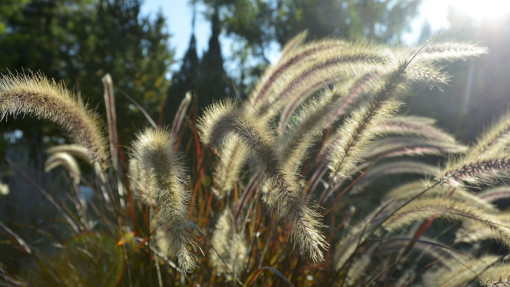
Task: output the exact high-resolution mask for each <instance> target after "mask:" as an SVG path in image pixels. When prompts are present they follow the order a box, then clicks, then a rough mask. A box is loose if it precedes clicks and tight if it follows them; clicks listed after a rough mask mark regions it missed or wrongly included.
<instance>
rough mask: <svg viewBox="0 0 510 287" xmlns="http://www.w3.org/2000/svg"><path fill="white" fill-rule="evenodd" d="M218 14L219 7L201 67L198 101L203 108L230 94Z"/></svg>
mask: <svg viewBox="0 0 510 287" xmlns="http://www.w3.org/2000/svg"><path fill="white" fill-rule="evenodd" d="M218 13H219V11H218V6H215V7H214V11H213V14H212V17H211V32H212V33H211V37H210V38H209V47H208V50H207V51H206V52H205V54H204V56H203V57H202V60H201V61H200V66H199V67H200V68H199V83H198V99H199V104H200V106H201V107H206V106H208V105H209V104H211V103H212V101H213V99H220V98H224V97H225V96H226V95H227V94H228V93H229V89H228V80H227V75H226V72H225V69H224V68H223V56H222V55H221V46H220V41H219V37H220V29H221V27H220V20H219V15H218Z"/></svg>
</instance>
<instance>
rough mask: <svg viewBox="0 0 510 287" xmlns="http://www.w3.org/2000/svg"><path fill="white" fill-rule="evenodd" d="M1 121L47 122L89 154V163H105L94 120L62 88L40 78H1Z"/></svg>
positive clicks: (101, 139)
mask: <svg viewBox="0 0 510 287" xmlns="http://www.w3.org/2000/svg"><path fill="white" fill-rule="evenodd" d="M0 113H1V118H2V119H3V118H5V119H6V118H7V116H8V115H12V116H14V117H16V116H17V115H19V114H29V115H32V116H35V117H37V118H41V119H47V120H50V121H52V122H54V123H56V124H58V125H59V126H61V127H62V128H64V129H65V130H66V131H67V132H68V133H69V135H70V136H71V137H72V138H73V139H74V140H75V141H76V142H77V143H80V144H82V145H84V146H86V147H87V148H88V149H89V150H90V154H91V157H92V160H93V161H95V162H99V163H106V161H107V159H108V156H107V153H106V149H105V138H104V136H103V131H102V129H101V127H102V125H101V124H100V122H99V120H98V119H97V117H96V116H95V115H94V114H93V112H92V111H90V110H88V109H87V108H86V107H85V106H84V104H83V103H82V102H81V100H80V99H78V98H77V97H76V96H74V95H73V94H71V93H70V92H69V91H68V90H66V89H65V87H64V86H63V85H62V84H56V83H55V82H54V81H50V80H48V79H46V78H45V77H43V76H42V75H40V74H35V75H29V76H28V75H22V76H13V75H9V76H6V75H3V76H2V79H1V80H0Z"/></svg>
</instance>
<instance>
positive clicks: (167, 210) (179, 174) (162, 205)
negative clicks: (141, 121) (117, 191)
mask: <svg viewBox="0 0 510 287" xmlns="http://www.w3.org/2000/svg"><path fill="white" fill-rule="evenodd" d="M132 146H133V150H132V154H131V160H130V168H129V176H130V179H131V181H132V183H133V185H134V188H135V190H136V191H137V192H138V196H139V198H140V200H141V201H142V202H143V203H144V204H145V205H147V206H148V207H149V208H150V209H151V210H152V211H151V219H150V220H151V230H153V229H156V228H161V229H163V230H164V231H165V232H166V233H167V234H168V236H170V244H169V250H170V253H171V255H172V256H176V257H177V259H178V261H179V265H180V267H181V268H182V269H183V270H185V271H187V272H189V271H191V270H192V269H193V268H195V266H196V263H195V261H196V259H195V256H194V255H193V254H192V252H191V251H190V250H189V249H190V248H192V249H194V248H196V247H197V245H196V239H195V237H194V235H193V233H192V231H191V229H192V227H191V224H190V222H189V220H188V219H187V216H186V212H187V210H188V206H189V201H190V196H191V194H190V192H189V191H188V190H187V189H186V188H187V185H188V183H187V179H186V174H185V170H184V168H183V166H182V165H181V159H180V155H179V154H178V153H177V152H176V150H175V139H174V137H173V136H171V133H170V132H169V131H167V130H165V129H153V128H147V129H145V130H144V131H143V132H141V133H139V134H138V135H137V140H136V141H134V142H133V144H132Z"/></svg>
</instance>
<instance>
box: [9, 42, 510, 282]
mask: <svg viewBox="0 0 510 287" xmlns="http://www.w3.org/2000/svg"><path fill="white" fill-rule="evenodd" d="M305 39H306V33H302V34H300V35H298V36H296V37H295V38H294V39H292V40H291V41H290V42H289V43H288V44H287V45H286V46H285V47H284V48H283V49H282V55H281V57H280V60H279V61H277V62H276V63H275V64H274V65H272V66H271V67H270V68H269V69H268V70H267V71H266V72H265V74H264V75H263V76H262V78H261V80H260V81H259V82H258V83H257V85H256V86H255V88H254V90H253V92H252V93H251V94H250V95H249V96H248V98H247V99H246V100H244V101H242V100H239V101H233V100H229V99H224V100H221V101H218V102H216V103H214V104H212V105H211V106H209V107H208V108H206V109H205V110H204V111H203V114H202V115H201V116H199V117H198V121H194V120H193V119H194V118H196V117H195V116H196V114H194V113H195V111H192V112H191V114H187V113H186V110H187V107H188V106H189V105H190V103H191V102H192V101H193V99H192V97H191V96H190V95H189V94H188V95H187V96H186V98H185V99H184V100H183V102H182V103H181V106H180V107H179V110H178V112H177V114H176V116H175V119H174V122H173V124H172V125H171V129H170V130H167V129H164V128H157V127H156V126H157V125H156V124H155V123H154V121H152V119H150V123H151V124H152V125H153V128H147V129H144V130H143V131H142V132H140V133H138V134H137V139H136V140H135V141H134V142H133V143H132V145H131V147H130V157H129V168H128V171H127V174H128V179H129V181H130V183H131V189H129V186H123V182H122V180H118V181H117V182H118V188H119V189H120V188H122V189H126V188H128V193H127V194H126V195H124V193H120V192H119V193H118V196H119V197H120V199H122V200H124V201H125V202H126V203H127V204H126V206H125V209H121V208H117V209H113V213H114V215H115V216H116V219H117V220H116V224H117V225H118V226H117V228H116V231H115V232H111V234H113V235H112V236H115V237H118V238H116V242H117V244H118V245H122V246H124V245H126V246H128V247H126V248H125V249H124V250H125V252H124V253H123V255H124V261H125V262H126V264H125V266H126V271H125V274H126V276H124V277H123V279H119V280H124V281H122V282H123V283H132V282H142V281H141V280H144V279H145V277H151V276H152V277H151V278H152V283H150V284H153V285H155V284H156V283H155V282H157V284H158V286H164V285H166V284H174V283H173V282H176V281H178V280H181V283H182V284H183V285H186V284H188V285H191V284H196V283H200V284H202V283H203V284H207V285H218V284H221V283H224V282H225V279H226V282H228V283H227V284H237V283H241V284H245V285H247V286H250V285H253V284H256V283H255V282H259V281H260V282H259V283H262V281H263V282H264V283H262V284H265V285H274V284H277V282H280V284H281V283H283V282H285V283H286V284H295V285H296V286H298V285H299V286H301V285H303V286H308V285H310V284H312V285H316V286H322V285H324V286H408V285H412V284H414V283H416V284H418V286H421V285H419V284H422V285H425V286H443V285H448V286H465V285H474V284H476V283H478V282H481V284H485V285H487V286H505V284H507V283H508V282H509V281H508V278H509V277H508V272H506V269H505V268H506V267H507V265H508V264H507V263H505V262H506V261H505V260H506V259H505V258H504V257H502V256H496V255H494V254H491V253H490V252H489V250H487V248H485V247H486V246H487V245H486V244H484V241H486V240H494V241H493V242H494V243H495V244H498V246H500V247H501V248H507V249H508V248H510V225H509V223H510V217H509V216H508V213H507V212H505V211H503V210H501V209H500V205H498V204H496V201H498V200H503V199H506V198H508V197H510V192H509V191H508V188H507V187H506V188H505V186H504V185H503V186H500V188H499V189H494V185H495V184H497V185H498V186H499V185H500V183H501V182H506V181H507V179H508V175H509V174H510V173H509V170H510V154H508V148H507V146H508V141H509V139H510V136H509V131H510V128H509V127H510V124H509V116H505V117H503V118H502V119H501V121H499V123H497V124H495V125H494V126H493V127H492V128H490V129H489V130H488V131H487V132H486V133H485V134H484V135H482V137H481V138H480V139H479V140H478V141H477V143H475V144H474V145H472V146H466V145H463V144H461V143H458V142H457V141H456V140H455V139H454V138H453V136H451V135H449V134H448V133H446V132H444V131H443V130H441V129H439V128H437V127H436V126H435V125H434V121H433V120H432V119H429V118H425V117H415V116H409V115H406V116H403V115H401V114H400V111H401V110H402V107H403V106H404V99H405V97H407V96H408V95H412V94H416V93H415V91H425V92H428V91H431V90H432V91H438V90H440V89H441V87H442V86H443V85H445V84H447V83H448V81H449V80H450V76H449V75H448V74H446V73H445V72H444V70H443V69H441V68H440V66H441V64H442V63H444V62H452V61H457V60H466V59H470V58H476V57H479V56H480V55H483V54H485V53H486V49H484V48H481V47H478V46H476V45H471V44H465V43H460V44H458V43H443V44H433V43H427V44H426V45H424V46H422V47H418V48H406V47H396V48H394V47H385V46H378V45H374V44H370V43H350V42H346V41H340V40H335V39H325V40H321V41H315V42H305ZM109 85H110V86H111V83H110V84H109ZM0 88H1V90H0V91H1V98H0V108H1V110H2V112H3V115H4V117H5V116H6V115H17V114H19V113H29V114H32V115H35V116H38V117H41V118H45V119H50V120H53V121H54V122H56V123H57V124H59V125H61V126H62V127H64V129H66V130H67V131H68V132H69V133H70V135H71V137H73V138H74V140H75V141H76V142H77V144H78V145H63V146H60V147H55V148H51V149H50V150H49V151H48V152H49V153H50V154H51V156H50V158H49V159H48V164H47V168H48V169H49V168H52V167H54V166H56V165H60V164H61V165H64V166H65V167H66V168H67V169H68V170H69V171H70V172H71V174H79V169H78V168H77V165H76V164H75V163H74V162H73V160H71V159H72V157H80V158H83V159H85V160H92V161H97V162H103V161H106V160H107V155H106V154H105V149H104V146H103V140H102V137H101V136H100V135H101V133H100V130H99V129H98V128H97V127H98V126H100V125H98V124H97V122H96V121H95V120H94V117H93V116H92V114H91V113H90V112H86V111H83V110H82V104H81V103H80V101H78V100H76V99H75V98H74V97H73V96H70V94H69V93H68V92H66V91H65V89H63V88H62V87H59V86H57V85H55V84H53V83H51V82H49V81H47V80H45V79H43V78H42V77H41V76H35V78H33V79H32V78H30V77H12V76H9V77H5V78H4V79H3V80H2V83H1V85H0ZM109 96H110V97H113V92H111V93H110V94H109ZM199 96H200V95H199ZM41 102H42V103H43V104H40V103H41ZM112 102H113V101H112ZM113 110H114V109H111V111H113ZM145 114H148V113H145ZM189 115H191V116H190V117H188V118H186V116H189ZM109 116H111V115H109ZM113 122H115V121H111V120H110V121H108V123H109V131H110V133H113V132H114V131H115V129H114V127H113V126H114V123H113ZM185 123H186V126H188V127H189V128H190V129H189V131H186V132H185V131H184V130H181V128H182V127H183V126H184V125H185ZM188 136H190V139H188V138H187V137H188ZM112 139H113V137H112ZM198 140H200V142H201V143H202V144H203V145H202V144H200V142H198ZM120 146H121V145H119V143H118V142H117V140H112V141H111V149H112V153H114V152H115V149H120ZM179 149H182V150H185V151H186V153H191V154H192V156H191V160H190V162H191V165H190V169H189V170H188V169H186V168H184V166H183V163H182V162H183V161H184V156H183V155H181V154H180V153H179V152H178V150H179ZM208 152H210V153H211V154H213V153H214V155H215V156H216V158H214V157H209V156H208V155H207V153H208ZM115 154H117V153H116V152H115ZM119 154H120V153H119ZM215 159H216V160H215ZM445 162H446V163H445ZM119 166H120V165H119ZM117 170H122V168H120V167H119V168H116V171H115V172H117ZM101 174H106V173H101ZM434 175H436V176H437V177H436V178H434ZM83 176H84V175H83V174H82V177H83ZM77 178H78V177H77ZM118 178H122V176H119V177H118ZM381 182H384V184H379V183H381ZM109 183H110V180H109V179H108V178H105V179H103V185H102V188H105V189H108V188H111V186H110V185H109ZM387 185H390V186H391V187H390V188H388V187H387ZM112 194H113V193H112ZM133 194H134V195H135V199H136V200H138V201H139V202H141V203H143V206H144V208H139V206H138V205H136V204H134V203H133V202H132V200H131V199H132V197H131V196H132V195H133ZM361 196H362V197H361ZM365 197H366V198H370V200H365ZM378 198H380V199H381V201H378ZM130 200H131V201H130ZM119 202H120V200H119ZM110 203H111V204H115V201H111V202H110ZM55 204H57V205H58V203H56V202H55ZM92 207H95V206H94V205H92ZM264 207H266V208H267V210H269V212H266V211H265V210H264ZM137 208H138V209H137ZM59 210H66V212H69V211H68V210H69V208H60V209H59ZM107 210H108V209H107ZM109 211H110V212H111V210H109ZM132 214H135V215H132ZM66 215H67V214H66ZM66 218H67V220H71V221H72V220H73V218H75V217H73V216H67V217H66ZM100 218H102V219H103V218H108V216H105V215H103V216H100ZM190 218H191V219H193V221H191V220H190ZM360 218H361V219H360ZM436 220H437V221H439V222H445V221H452V222H460V224H458V225H456V226H455V225H453V224H452V225H450V226H448V228H440V229H441V230H440V231H439V232H437V231H436V233H434V232H433V231H434V230H435V229H434V225H433V224H434V223H435V221H436ZM137 222H143V223H145V225H146V226H143V223H142V224H138V225H137ZM105 225H108V224H106V223H105V224H99V225H97V227H94V228H95V231H98V232H99V230H101V228H103V226H105ZM140 226H142V227H140ZM431 226H432V227H431ZM0 227H2V226H1V225H0ZM3 229H4V231H6V230H7V229H5V228H3ZM202 230H204V231H202ZM431 230H432V231H431ZM6 232H7V233H8V234H9V235H10V237H11V238H13V240H14V241H16V244H17V245H16V246H18V247H20V248H21V247H24V245H23V244H22V241H20V240H19V239H18V237H16V236H14V235H12V233H11V232H9V231H6ZM197 234H198V235H197ZM445 234H446V235H445ZM448 236H449V237H448ZM444 238H449V239H450V241H446V242H445V240H444ZM288 239H290V241H291V242H292V243H293V244H294V247H293V246H292V244H286V242H287V240H288ZM460 242H462V244H465V245H463V246H461V248H459V249H460V250H457V249H456V247H457V246H456V245H453V246H452V244H457V243H460ZM330 246H333V248H331V249H330ZM466 246H467V247H466ZM201 247H204V248H203V250H205V254H204V258H201V259H200V260H198V258H197V256H196V251H197V250H202V248H201ZM296 247H297V248H296ZM294 248H295V249H296V250H295V249H294ZM296 251H298V252H296ZM91 254H94V253H93V252H91ZM156 257H157V259H156ZM173 258H176V260H177V261H178V264H177V265H178V266H179V267H177V265H175V264H173V262H172V260H173ZM161 260H162V261H163V262H168V263H169V264H168V266H170V267H171V268H169V269H166V270H164V269H161V268H160V264H159V262H161ZM128 262H130V263H128ZM134 262H142V263H146V262H147V263H148V264H141V265H136V266H138V267H140V268H138V267H137V268H135V267H131V264H136V263H134ZM153 263H155V264H153ZM436 263H437V264H436ZM196 267H198V268H196ZM176 271H177V272H176ZM181 271H186V272H188V274H186V276H184V273H181ZM191 271H193V272H191ZM50 273H51V272H50ZM452 274H453V275H452ZM218 275H220V276H221V277H224V278H225V279H221V278H220V276H218ZM136 276H140V277H141V278H143V279H140V278H136ZM144 276H145V277H144ZM56 277H58V276H56ZM133 277H134V278H136V279H137V280H138V281H131V280H132V278H133ZM119 282H120V281H119ZM143 282H146V281H143ZM148 284H149V283H148Z"/></svg>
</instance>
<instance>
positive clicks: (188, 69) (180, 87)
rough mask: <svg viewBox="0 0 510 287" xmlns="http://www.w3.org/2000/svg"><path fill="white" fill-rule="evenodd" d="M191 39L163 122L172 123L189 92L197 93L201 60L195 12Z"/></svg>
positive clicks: (166, 102)
mask: <svg viewBox="0 0 510 287" xmlns="http://www.w3.org/2000/svg"><path fill="white" fill-rule="evenodd" d="M191 24H192V25H191V26H192V29H191V37H190V40H189V45H188V50H187V51H186V54H185V55H184V58H183V59H182V64H181V68H180V70H179V71H178V72H177V73H174V75H173V76H172V83H171V86H170V88H169V89H168V92H167V97H166V101H165V105H164V107H163V122H164V123H165V124H169V123H171V122H172V120H173V118H174V115H175V112H176V111H177V108H178V107H179V104H180V102H181V101H182V99H183V98H184V96H185V95H186V93H187V92H192V93H195V92H196V90H197V82H198V66H199V59H198V55H197V41H196V39H195V11H193V18H192V20H191Z"/></svg>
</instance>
